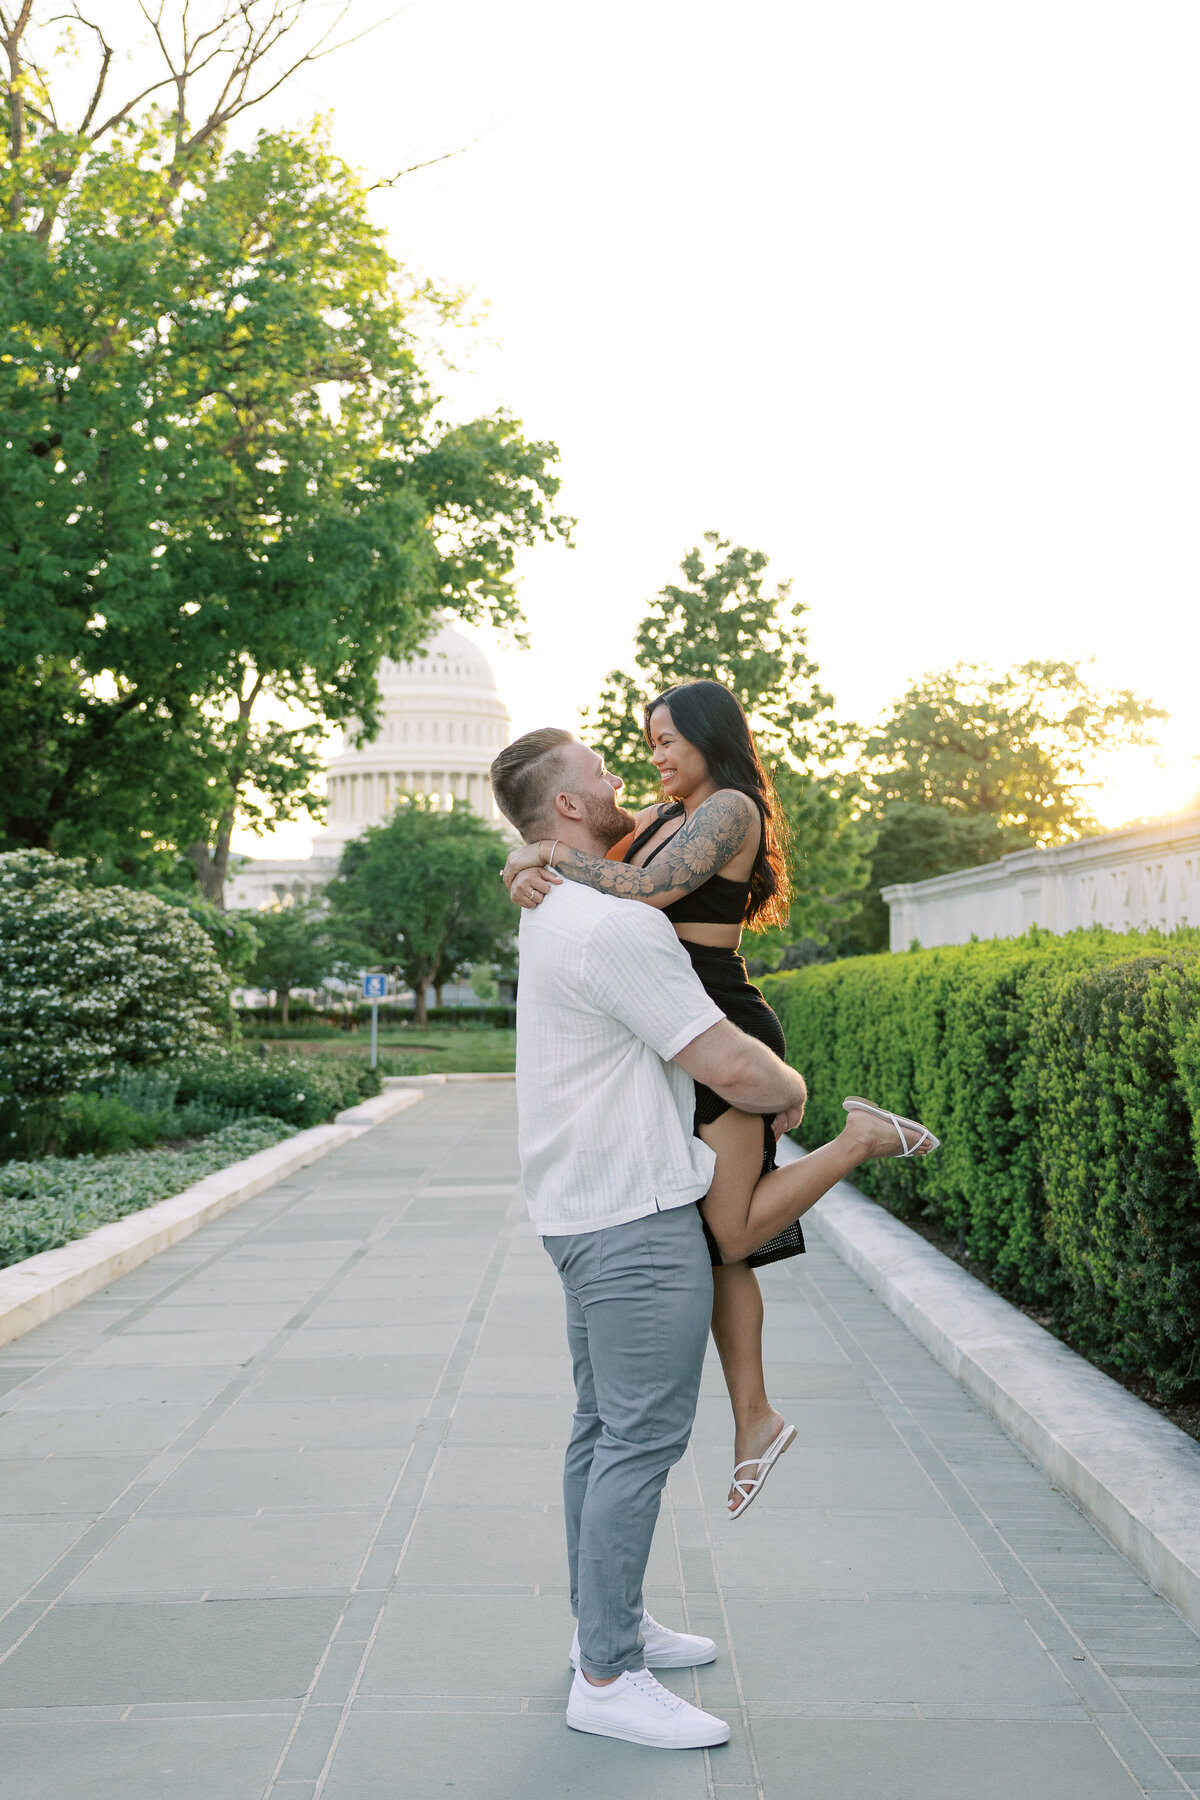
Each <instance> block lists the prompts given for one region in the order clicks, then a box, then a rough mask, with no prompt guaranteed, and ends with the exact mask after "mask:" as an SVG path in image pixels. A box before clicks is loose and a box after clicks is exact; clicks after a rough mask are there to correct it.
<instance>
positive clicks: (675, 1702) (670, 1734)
mask: <svg viewBox="0 0 1200 1800" xmlns="http://www.w3.org/2000/svg"><path fill="white" fill-rule="evenodd" d="M567 1724H568V1725H569V1726H570V1727H571V1728H572V1730H573V1731H591V1732H593V1733H594V1734H595V1735H596V1736H597V1737H612V1738H624V1739H625V1740H626V1742H627V1743H630V1744H646V1745H648V1746H649V1747H650V1748H651V1749H655V1750H702V1749H703V1748H704V1747H705V1745H707V1744H726V1743H728V1742H729V1727H728V1725H727V1724H726V1723H725V1721H724V1719H714V1717H713V1715H712V1714H711V1713H706V1712H701V1711H700V1708H699V1707H698V1706H691V1705H689V1703H688V1702H687V1701H686V1700H681V1699H680V1698H679V1695H678V1694H673V1693H672V1692H671V1691H670V1689H669V1688H665V1687H664V1686H663V1685H662V1683H661V1682H660V1681H656V1680H655V1679H654V1677H653V1675H652V1674H651V1673H650V1671H649V1669H626V1671H625V1673H624V1674H623V1675H618V1676H617V1679H616V1680H615V1681H611V1682H609V1684H608V1686H607V1687H594V1686H593V1685H592V1683H591V1682H590V1681H589V1680H588V1678H587V1676H586V1675H585V1674H584V1673H583V1671H582V1669H577V1670H576V1672H575V1679H574V1681H573V1682H572V1683H571V1697H570V1699H569V1700H568V1701H567Z"/></svg>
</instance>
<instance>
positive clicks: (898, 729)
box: [864, 662, 1167, 844]
mask: <svg viewBox="0 0 1200 1800" xmlns="http://www.w3.org/2000/svg"><path fill="white" fill-rule="evenodd" d="M1166 716H1167V715H1166V714H1165V713H1164V712H1163V711H1162V709H1161V708H1160V707H1157V706H1153V705H1151V703H1150V702H1149V701H1147V700H1143V699H1142V698H1140V696H1138V695H1137V694H1134V693H1132V692H1131V691H1130V690H1129V689H1127V688H1123V689H1120V690H1117V691H1112V692H1108V691H1104V690H1102V689H1099V688H1095V687H1092V686H1091V685H1090V684H1089V683H1088V681H1087V680H1086V679H1085V678H1084V676H1083V675H1081V674H1080V665H1079V663H1078V662H1073V663H1068V662H1027V663H1021V664H1020V665H1019V666H1018V667H1016V668H1014V669H1010V670H1008V671H1007V672H1005V673H999V672H997V671H995V670H992V669H985V668H980V667H979V666H977V665H974V664H967V663H960V664H958V665H957V667H955V668H953V669H943V670H940V671H939V672H937V673H935V674H931V675H926V676H924V677H922V679H921V680H920V681H918V682H915V683H914V684H913V686H912V687H910V688H909V689H908V691H907V693H905V694H903V695H901V697H900V699H899V700H897V702H896V704H895V705H894V707H893V708H892V710H891V711H890V712H889V713H888V714H887V716H886V717H885V718H884V719H883V721H882V722H881V724H880V725H879V726H877V727H876V729H875V731H873V732H872V733H870V735H869V736H868V737H867V739H866V743H865V746H864V748H865V752H866V756H867V759H868V761H867V766H868V769H869V771H870V779H871V785H872V788H873V790H874V794H875V796H876V800H877V802H878V803H879V804H883V803H886V802H887V801H890V800H902V801H908V802H923V803H924V804H926V805H929V804H933V805H935V806H941V807H944V808H945V809H946V810H947V811H948V812H950V813H954V814H958V815H960V816H970V815H975V814H981V815H984V816H986V817H988V818H990V819H993V820H994V821H995V823H996V824H997V826H999V827H1000V828H1001V829H1002V830H1003V831H1005V832H1011V833H1015V834H1017V835H1018V836H1019V838H1020V839H1021V840H1023V841H1024V842H1027V843H1034V844H1059V843H1063V842H1065V841H1066V840H1067V839H1069V838H1072V837H1077V836H1078V835H1079V834H1080V833H1081V832H1085V831H1092V830H1095V829H1096V819H1095V816H1094V815H1093V813H1092V811H1091V808H1090V807H1089V806H1088V804H1087V798H1086V796H1087V791H1088V789H1089V788H1091V787H1094V786H1096V785H1097V777H1096V776H1095V775H1094V773H1093V768H1094V764H1095V759H1096V757H1097V756H1098V755H1099V754H1100V753H1102V752H1106V751H1111V750H1118V749H1122V748H1125V747H1126V746H1128V745H1139V744H1148V743H1153V742H1154V739H1153V737H1152V735H1151V733H1150V729H1149V728H1150V726H1151V725H1152V724H1153V723H1154V722H1156V721H1157V720H1160V719H1164V718H1165V717H1166Z"/></svg>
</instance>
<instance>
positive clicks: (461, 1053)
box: [267, 1025, 517, 1075]
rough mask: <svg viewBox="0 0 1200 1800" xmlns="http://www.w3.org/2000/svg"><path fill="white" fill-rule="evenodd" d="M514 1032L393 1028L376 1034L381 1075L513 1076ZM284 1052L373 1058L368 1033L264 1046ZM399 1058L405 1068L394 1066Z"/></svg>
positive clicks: (485, 1028)
mask: <svg viewBox="0 0 1200 1800" xmlns="http://www.w3.org/2000/svg"><path fill="white" fill-rule="evenodd" d="M516 1043H517V1034H516V1032H515V1031H497V1030H495V1028H494V1027H493V1026H490V1025H483V1026H471V1025H461V1026H458V1027H452V1026H448V1025H431V1026H429V1027H428V1029H427V1030H425V1031H417V1030H416V1029H414V1028H413V1027H412V1026H404V1025H401V1026H395V1027H393V1028H392V1029H391V1030H390V1031H385V1030H383V1029H382V1027H381V1029H380V1032H379V1064H380V1068H381V1070H382V1071H383V1073H384V1074H385V1075H387V1074H397V1075H401V1074H403V1075H482V1074H511V1073H512V1070H513V1066H514V1057H515V1054H516ZM276 1049H278V1050H284V1051H287V1053H288V1054H289V1055H291V1056H305V1055H310V1054H320V1055H324V1056H330V1055H332V1056H361V1057H367V1056H369V1055H370V1054H371V1032H370V1028H369V1027H367V1026H364V1027H363V1028H361V1029H360V1030H358V1031H353V1032H351V1031H344V1032H340V1033H339V1034H338V1035H337V1036H336V1037H332V1038H321V1039H320V1040H318V1041H316V1042H312V1041H309V1040H306V1039H304V1038H280V1039H276V1040H275V1041H273V1042H270V1043H268V1044H267V1051H268V1054H269V1053H270V1052H271V1051H273V1050H276ZM401 1056H403V1059H404V1065H405V1066H404V1067H403V1068H401V1067H398V1066H397V1067H391V1066H390V1065H392V1064H398V1063H399V1060H400V1057H401Z"/></svg>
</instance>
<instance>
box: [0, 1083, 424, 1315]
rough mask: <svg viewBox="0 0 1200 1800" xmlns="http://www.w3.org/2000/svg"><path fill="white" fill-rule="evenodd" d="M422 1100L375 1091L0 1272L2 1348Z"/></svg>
mask: <svg viewBox="0 0 1200 1800" xmlns="http://www.w3.org/2000/svg"><path fill="white" fill-rule="evenodd" d="M421 1098H422V1096H421V1095H420V1094H419V1093H416V1094H414V1093H398V1094H397V1093H388V1092H386V1091H385V1092H384V1093H382V1094H377V1095H376V1096H375V1098H374V1099H373V1100H363V1101H361V1102H360V1104H359V1105H357V1106H350V1107H347V1108H346V1110H345V1112H340V1113H338V1114H337V1117H336V1119H335V1120H334V1123H333V1124H332V1125H316V1126H314V1127H313V1129H312V1130H311V1131H300V1132H297V1134H296V1136H295V1137H290V1138H285V1139H284V1140H283V1142H282V1143H281V1144H272V1145H271V1146H270V1148H269V1149H266V1150H259V1151H256V1152H255V1154H254V1155H253V1156H245V1157H243V1158H242V1160H241V1161H240V1162H235V1163H230V1165H229V1167H228V1168H227V1169H218V1170H216V1172H215V1173H214V1174H212V1175H205V1176H204V1178H203V1180H201V1181H197V1182H193V1184H192V1186H191V1187H189V1188H184V1190H183V1192H182V1193H181V1194H172V1196H171V1198H170V1199H169V1200H160V1201H158V1203H157V1204H156V1205H155V1206H146V1207H143V1208H142V1210H141V1212H135V1213H129V1214H128V1216H127V1217H126V1218H124V1219H114V1220H113V1222H112V1224H111V1225H100V1226H97V1228H96V1230H95V1231H90V1232H89V1233H88V1235H87V1236H86V1237H81V1238H76V1239H74V1240H73V1242H71V1243H69V1244H63V1245H62V1246H61V1247H60V1248H59V1249H57V1250H43V1251H42V1252H41V1254H40V1255H39V1256H30V1257H27V1258H26V1260H25V1261H24V1262H20V1263H14V1264H13V1266H12V1268H10V1269H0V1344H8V1343H11V1342H12V1340H13V1339H14V1338H18V1337H22V1336H23V1335H24V1334H25V1332H27V1331H32V1330H33V1328H34V1326H35V1325H44V1324H45V1322H46V1320H47V1319H52V1318H53V1317H54V1315H55V1314H56V1313H60V1312H65V1311H66V1309H67V1308H68V1307H69V1306H74V1305H75V1303H76V1302H77V1301H79V1300H84V1299H86V1298H87V1296H88V1295H89V1294H94V1293H96V1292H97V1291H98V1290H99V1289H100V1288H102V1287H107V1286H108V1284H109V1282H110V1281H115V1280H116V1279H117V1277H118V1276H119V1275H128V1273H129V1271H130V1270H131V1269H136V1268H137V1267H138V1264H139V1263H144V1262H149V1260H150V1258H151V1257H152V1256H157V1255H158V1253H159V1251H160V1250H168V1249H169V1248H170V1247H171V1245H172V1244H177V1243H179V1242H180V1240H181V1239H182V1238H186V1237H190V1236H191V1235H192V1233H193V1232H194V1231H199V1229H200V1227H201V1226H202V1225H208V1224H210V1223H211V1222H212V1220H213V1219H219V1218H220V1217H221V1214H222V1213H227V1212H230V1211H232V1209H233V1208H234V1207H235V1206H240V1205H241V1204H242V1201H243V1200H252V1199H253V1198H254V1196H255V1195H256V1194H261V1193H262V1192H263V1191H264V1190H265V1189H266V1188H269V1187H274V1186H275V1184H276V1183H277V1182H280V1181H286V1179H287V1177H288V1176H289V1175H294V1174H295V1173H296V1171H297V1169H303V1168H306V1167H307V1166H308V1164H309V1163H312V1162H316V1161H318V1160H319V1158H320V1157H322V1156H328V1155H329V1152H330V1151H331V1150H337V1149H340V1147H341V1146H342V1145H343V1144H349V1143H351V1142H353V1140H354V1139H355V1138H356V1137H361V1136H362V1134H363V1132H364V1131H369V1130H370V1129H371V1127H372V1126H373V1125H380V1124H382V1123H383V1121H384V1119H390V1118H391V1117H392V1116H393V1115H394V1114H395V1113H399V1112H404V1111H406V1109H407V1108H408V1107H410V1106H416V1105H417V1104H418V1102H419V1101H420V1100H421Z"/></svg>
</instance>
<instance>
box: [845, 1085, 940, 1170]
mask: <svg viewBox="0 0 1200 1800" xmlns="http://www.w3.org/2000/svg"><path fill="white" fill-rule="evenodd" d="M842 1106H843V1108H844V1110H845V1111H846V1112H868V1113H873V1114H874V1115H875V1117H876V1118H877V1119H888V1120H890V1122H891V1123H892V1124H893V1125H894V1126H895V1127H896V1135H897V1137H898V1138H899V1139H900V1145H901V1149H900V1158H901V1159H903V1158H904V1157H906V1156H916V1155H918V1154H919V1153H920V1152H922V1151H924V1152H926V1153H928V1152H929V1151H930V1150H940V1149H941V1147H942V1140H941V1138H935V1137H934V1135H933V1133H932V1131H930V1129H929V1127H928V1125H922V1123H921V1121H920V1120H919V1119H906V1118H905V1117H904V1116H903V1114H901V1113H892V1112H885V1111H884V1109H883V1107H882V1106H873V1105H872V1104H871V1102H870V1101H869V1100H860V1099H859V1098H858V1096H857V1095H855V1094H851V1096H850V1098H849V1099H848V1100H843V1101H842ZM906 1129H907V1130H908V1131H919V1132H920V1134H921V1135H920V1137H919V1138H918V1139H917V1141H916V1143H915V1144H910V1143H909V1141H908V1139H907V1138H906V1137H905V1135H904V1133H905V1130H906Z"/></svg>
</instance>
